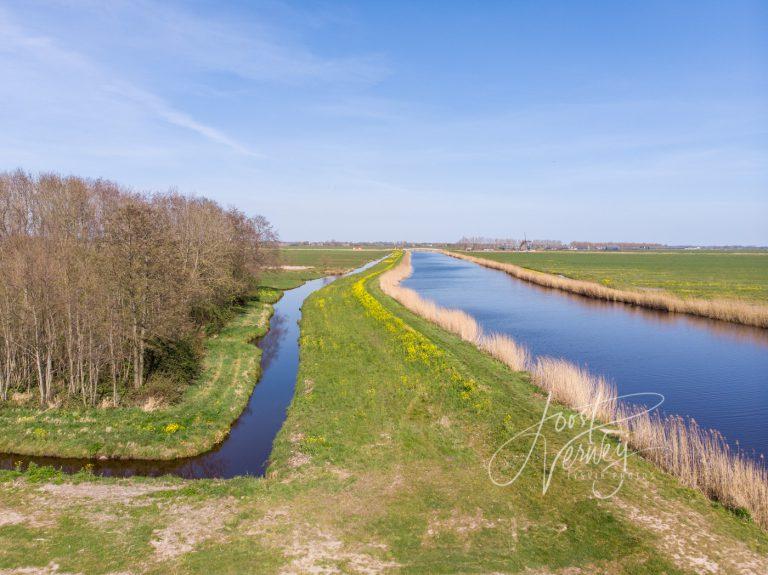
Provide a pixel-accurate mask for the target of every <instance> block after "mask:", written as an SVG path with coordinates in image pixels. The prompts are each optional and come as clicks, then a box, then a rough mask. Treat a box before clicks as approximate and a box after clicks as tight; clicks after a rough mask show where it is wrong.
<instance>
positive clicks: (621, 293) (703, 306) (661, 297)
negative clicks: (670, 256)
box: [440, 250, 768, 328]
mask: <svg viewBox="0 0 768 575" xmlns="http://www.w3.org/2000/svg"><path fill="white" fill-rule="evenodd" d="M440 251H441V253H443V254H445V255H448V256H451V257H454V258H458V259H462V260H467V261H470V262H473V263H476V264H479V265H481V266H485V267H488V268H491V269H495V270H501V271H504V272H506V273H508V274H509V275H511V276H514V277H516V278H518V279H521V280H524V281H527V282H531V283H535V284H537V285H540V286H544V287H549V288H555V289H559V290H563V291H567V292H571V293H575V294H578V295H582V296H586V297H591V298H595V299H602V300H607V301H614V302H620V303H626V304H630V305H636V306H639V307H646V308H650V309H655V310H660V311H667V312H673V313H684V314H688V315H695V316H699V317H706V318H710V319H717V320H721V321H729V322H732V323H740V324H743V325H750V326H754V327H763V328H768V306H765V305H759V304H752V303H747V302H743V301H739V300H728V299H713V300H706V299H683V298H680V297H677V296H674V295H672V294H668V293H655V292H643V291H633V290H620V289H616V288H610V287H606V286H602V285H600V284H596V283H594V282H588V281H583V280H575V279H571V278H566V277H560V276H556V275H552V274H548V273H545V272H539V271H535V270H530V269H528V268H524V267H521V266H518V265H515V264H509V263H503V262H497V261H494V260H489V259H485V258H478V257H474V256H469V255H466V254H460V253H456V252H450V251H445V250H440Z"/></svg>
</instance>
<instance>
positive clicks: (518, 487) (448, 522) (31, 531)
mask: <svg viewBox="0 0 768 575" xmlns="http://www.w3.org/2000/svg"><path fill="white" fill-rule="evenodd" d="M391 263H392V260H389V261H388V262H387V263H384V264H380V265H378V266H376V267H375V268H373V269H372V270H370V271H368V272H366V273H365V274H364V275H362V276H352V277H349V278H343V279H340V280H338V281H337V282H335V283H333V284H331V285H330V286H329V287H327V288H325V289H323V290H321V291H319V292H316V293H315V294H313V295H312V296H310V298H308V300H307V301H306V302H305V305H304V313H303V317H302V322H301V327H302V336H301V345H302V347H301V361H302V363H301V368H300V374H299V381H298V385H297V391H296V396H295V398H294V401H293V403H292V406H291V408H290V410H289V414H288V418H287V420H286V423H285V425H284V427H283V429H282V430H281V432H280V434H279V435H278V437H277V439H276V443H275V448H274V452H273V458H272V463H271V466H270V469H269V473H268V476H267V478H266V479H261V480H260V479H252V478H241V479H235V480H230V481H212V480H203V481H182V480H176V479H138V478H137V479H132V480H123V481H115V480H109V479H96V478H90V477H87V476H76V477H73V478H71V477H61V476H59V475H57V474H56V473H54V472H52V471H50V470H47V469H34V470H32V471H31V472H27V473H26V474H19V473H15V472H4V473H0V573H2V569H12V568H17V567H44V566H48V567H47V568H48V569H49V571H53V568H54V567H55V568H56V569H58V570H59V571H61V572H73V573H74V572H83V573H109V572H113V573H114V572H121V571H128V572H131V573H205V574H209V573H213V572H215V573H243V572H258V573H267V574H268V573H308V572H315V573H320V572H323V573H334V572H339V573H383V572H399V573H430V574H431V573H489V572H504V573H517V572H526V573H529V574H530V573H590V574H591V573H636V574H639V573H669V574H673V573H694V572H700V571H701V570H702V568H703V567H702V566H704V567H706V566H709V565H716V566H717V567H718V568H719V572H720V573H739V572H749V571H745V570H747V569H751V570H752V571H753V572H765V569H766V567H767V566H768V559H766V556H767V555H768V537H766V535H765V534H764V533H763V532H761V531H760V530H759V529H758V528H756V527H755V525H753V524H752V523H751V522H750V521H749V520H747V519H744V518H739V517H736V516H734V515H732V514H731V513H729V512H728V511H726V510H724V509H722V508H721V507H719V506H717V505H716V504H712V503H711V502H709V501H708V500H706V499H705V498H704V497H703V496H701V495H700V494H698V493H697V492H694V491H691V490H688V489H683V488H681V487H680V486H679V485H678V484H677V483H676V482H675V481H674V480H672V479H671V478H669V477H668V476H666V475H664V474H661V473H659V472H658V471H656V470H654V469H653V468H652V467H651V466H650V465H648V464H647V463H645V462H644V461H642V460H640V459H638V458H634V457H633V458H632V459H631V461H630V471H631V472H632V473H633V476H632V478H631V479H627V481H626V482H625V485H624V486H623V487H622V489H621V490H620V492H619V494H618V495H617V496H616V497H614V498H613V499H609V500H600V499H597V498H595V497H594V496H593V493H592V483H591V480H589V479H588V480H584V479H582V478H580V477H577V476H568V475H567V474H565V473H563V472H558V473H556V475H555V476H554V479H553V481H552V484H551V487H550V489H549V491H548V492H547V493H546V494H544V495H543V494H542V492H541V491H542V489H541V481H542V468H543V467H544V466H545V461H544V459H543V454H541V453H537V454H536V455H535V456H534V458H533V461H532V462H531V463H530V464H529V465H528V466H527V467H526V468H525V471H524V472H523V474H522V475H521V477H520V479H519V480H518V481H517V482H516V483H514V484H513V485H510V486H508V487H496V486H494V485H493V484H492V483H491V482H490V481H489V478H488V475H487V471H486V469H485V465H486V462H487V461H488V458H489V456H490V455H491V454H492V453H493V452H494V451H495V449H496V448H497V447H498V446H499V445H500V444H501V443H502V442H503V441H505V440H506V439H507V438H509V437H510V436H512V435H514V434H515V433H516V432H518V431H520V430H521V429H524V428H525V427H527V426H529V425H531V424H532V423H535V422H536V421H537V420H538V419H539V417H540V416H541V413H542V410H543V407H544V399H543V398H542V397H540V396H539V395H537V392H536V389H535V388H534V387H533V386H532V385H531V384H530V383H529V381H528V375H527V374H525V373H513V372H510V371H509V370H508V369H507V368H505V367H504V366H503V365H501V364H500V363H499V362H497V361H495V360H493V359H491V358H490V357H488V356H485V355H483V354H482V353H480V352H479V351H477V350H476V349H475V348H474V347H472V346H471V345H469V344H466V343H464V342H462V341H460V340H459V339H458V338H456V337H454V336H452V335H450V334H448V333H446V332H445V331H443V330H441V329H439V328H437V327H435V326H434V325H431V324H428V323H426V322H425V321H423V320H421V319H419V318H418V317H416V316H414V315H412V314H411V313H409V312H407V311H406V310H404V309H403V308H402V307H401V306H400V305H399V304H397V303H396V302H394V301H393V300H390V299H389V298H387V297H385V296H384V295H383V294H382V293H381V292H380V290H379V288H378V285H377V273H378V272H380V271H381V270H383V269H384V268H385V266H387V265H390V264H391ZM574 433H575V432H568V431H564V432H560V433H557V432H555V431H554V430H552V429H549V428H547V429H545V434H546V436H547V438H548V440H549V445H550V447H554V446H562V445H563V444H564V442H565V441H567V440H568V439H571V438H572V437H573V435H574ZM525 450H526V446H525V445H517V446H513V447H512V448H511V451H510V453H509V455H510V456H513V455H515V454H518V455H519V454H520V453H522V452H524V451H525ZM546 466H547V467H551V460H550V461H548V462H547V463H546ZM41 572H43V571H41Z"/></svg>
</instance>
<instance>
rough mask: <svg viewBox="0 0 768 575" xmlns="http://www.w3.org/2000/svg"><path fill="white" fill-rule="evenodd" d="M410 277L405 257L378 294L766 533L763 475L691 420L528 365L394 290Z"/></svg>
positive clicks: (577, 370) (587, 378) (461, 319)
mask: <svg viewBox="0 0 768 575" xmlns="http://www.w3.org/2000/svg"><path fill="white" fill-rule="evenodd" d="M465 259H469V258H465ZM476 259H478V258H472V260H476ZM478 263H480V262H478ZM483 265H485V261H483ZM502 265H503V264H502ZM515 267H516V266H515ZM500 269H503V268H500ZM521 269H522V268H521ZM412 271H413V270H412V267H411V259H410V252H406V253H405V254H404V256H403V258H402V259H401V261H400V263H399V264H398V265H397V266H395V267H394V268H392V269H390V270H388V271H387V272H385V273H383V274H382V275H381V276H380V280H379V282H380V285H381V289H382V291H383V292H384V293H385V294H387V295H388V296H390V297H392V298H394V299H395V300H396V301H398V302H399V303H400V304H402V305H403V306H404V307H406V308H407V309H409V310H410V311H412V312H414V313H416V314H417V315H419V316H421V317H423V318H425V319H427V320H429V321H431V322H433V323H435V324H437V325H439V326H440V327H442V328H444V329H446V330H447V331H450V332H451V333H454V334H456V335H458V336H459V337H461V338H462V339H463V340H465V341H468V342H470V343H472V344H474V345H476V346H477V347H478V348H480V349H481V350H483V351H484V352H486V353H488V354H489V355H491V356H492V357H494V358H496V359H498V360H499V361H501V362H502V363H504V364H505V365H507V366H508V367H510V368H511V369H512V370H514V371H524V370H525V371H530V372H531V376H532V379H533V382H534V383H535V384H536V385H537V386H539V387H540V388H541V389H542V390H544V391H546V392H548V393H551V395H552V399H554V400H556V401H558V402H560V403H562V404H563V405H567V406H569V407H571V408H573V409H576V410H578V411H581V412H583V413H588V414H590V415H592V414H593V413H594V415H595V417H596V419H597V420H599V421H602V422H608V423H610V424H611V425H615V426H616V427H618V428H619V430H620V435H621V438H622V440H623V441H625V442H626V443H627V444H628V445H629V446H631V447H632V448H633V449H635V450H636V451H638V452H640V453H641V454H642V455H643V457H645V458H646V459H648V460H649V461H651V462H653V463H654V464H656V465H657V466H658V467H660V468H661V469H663V470H664V471H667V472H668V473H670V474H672V475H674V476H675V477H677V478H678V479H679V480H680V481H681V482H682V483H683V484H685V485H687V486H689V487H692V488H695V489H698V490H700V491H702V492H703V493H704V494H706V495H707V496H708V497H710V498H712V499H714V500H717V501H719V502H720V503H722V504H723V505H725V506H726V507H729V508H731V509H740V510H746V511H748V512H749V514H750V515H751V516H752V518H753V519H754V521H755V522H756V523H757V524H758V525H760V526H761V527H763V528H764V529H768V470H767V469H766V468H765V466H764V465H761V464H759V463H757V462H755V461H753V460H751V459H749V458H747V457H745V456H744V455H743V454H741V453H738V452H735V451H733V450H732V449H731V448H730V447H729V446H728V444H727V443H726V442H725V439H724V438H723V436H722V435H721V434H720V433H718V432H717V431H714V430H710V429H702V428H700V427H699V426H698V425H697V424H696V422H695V421H693V420H690V419H683V418H680V417H677V416H666V417H661V416H660V415H659V414H658V413H657V412H654V413H648V412H646V411H645V410H644V409H642V408H640V407H638V406H635V405H630V404H628V403H625V402H622V401H620V400H619V399H618V394H617V391H616V388H615V387H614V386H613V385H611V384H610V383H608V382H607V381H606V380H605V379H603V378H602V377H598V376H595V375H593V374H591V373H589V372H588V371H587V370H585V369H583V368H581V367H579V366H577V365H574V364H572V363H570V362H568V361H566V360H564V359H556V358H551V357H538V358H535V359H534V358H532V357H531V355H530V353H529V352H528V350H527V349H526V347H525V346H522V345H520V344H518V343H517V342H515V341H514V340H513V339H512V338H510V337H508V336H505V335H502V334H496V333H492V334H483V331H482V329H481V327H480V325H479V324H478V323H477V321H476V320H475V319H474V318H473V317H472V316H470V315H469V314H467V313H465V312H463V311H460V310H453V309H446V308H443V307H440V306H438V305H437V304H435V303H434V302H431V301H428V300H425V299H424V298H422V297H421V296H420V295H419V294H418V293H416V292H415V291H413V290H411V289H409V288H405V287H402V286H401V285H400V282H401V281H402V280H403V279H405V278H407V277H408V276H410V275H411V273H412ZM526 271H527V270H526ZM580 283H586V282H580Z"/></svg>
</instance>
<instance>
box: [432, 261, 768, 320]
mask: <svg viewBox="0 0 768 575" xmlns="http://www.w3.org/2000/svg"><path fill="white" fill-rule="evenodd" d="M445 253H447V254H448V255H452V256H454V257H458V258H461V259H466V260H469V261H473V262H475V263H478V264H480V265H484V266H486V267H491V268H494V269H499V270H502V271H505V272H507V273H509V274H510V275H512V276H514V277H517V278H519V279H523V280H525V281H529V282H531V283H535V284H538V285H543V286H546V287H551V288H555V289H560V290H563V291H567V292H571V293H576V294H579V295H583V296H587V297H592V298H595V299H603V300H608V301H616V302H622V303H628V304H631V305H637V306H640V307H647V308H651V309H657V310H662V311H669V312H675V313H685V314H689V315H696V316H700V317H707V318H711V319H718V320H723V321H730V322H733V323H740V324H744V325H752V326H756V327H768V254H761V253H760V254H758V253H748V254H747V253H745V254H739V253H727V254H722V253H687V252H677V253H661V254H643V253H639V254H614V253H600V254H596V253H578V252H557V253H554V254H553V253H550V252H542V253H514V252H445Z"/></svg>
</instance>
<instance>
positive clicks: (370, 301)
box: [352, 252, 490, 412]
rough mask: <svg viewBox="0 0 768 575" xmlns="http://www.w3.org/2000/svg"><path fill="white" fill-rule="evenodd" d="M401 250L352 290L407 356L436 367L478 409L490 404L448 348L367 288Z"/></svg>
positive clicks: (437, 373) (390, 264)
mask: <svg viewBox="0 0 768 575" xmlns="http://www.w3.org/2000/svg"><path fill="white" fill-rule="evenodd" d="M401 254H402V252H401V253H398V254H395V255H394V256H392V257H390V258H389V259H387V263H388V264H389V266H388V267H387V268H385V270H380V271H374V272H371V273H368V274H366V275H364V276H362V277H361V278H360V279H359V280H357V281H356V282H355V283H354V284H352V293H353V294H354V296H355V298H357V300H358V301H359V302H360V303H361V304H362V306H363V308H364V309H365V312H366V315H368V316H370V317H372V318H374V319H375V320H377V321H379V322H381V323H382V324H384V328H385V329H386V330H387V331H388V332H389V333H391V334H393V335H394V336H396V338H397V339H398V340H399V342H400V344H401V345H402V347H403V351H404V352H405V357H406V359H407V360H408V361H411V362H420V363H422V364H423V365H425V366H427V367H428V368H430V369H431V370H433V371H434V372H435V374H436V376H437V378H438V380H439V381H446V380H447V381H449V382H450V383H452V384H453V386H454V388H455V389H457V390H458V392H459V397H461V399H462V400H464V401H465V402H467V403H468V404H469V405H471V406H472V408H473V409H474V410H475V411H477V412H480V411H483V410H485V409H487V408H488V407H490V402H489V400H488V399H487V398H486V399H480V397H479V396H480V394H481V393H482V392H481V390H480V389H479V387H478V386H477V383H476V382H475V380H473V379H471V378H465V377H464V376H463V375H461V373H459V371H458V370H457V369H456V368H455V367H453V366H450V365H448V364H447V363H446V361H445V352H444V351H443V350H441V349H440V348H439V347H437V346H436V345H435V344H434V343H432V342H431V341H430V340H429V339H428V338H427V337H426V336H425V335H424V334H423V333H421V332H419V331H417V330H415V329H414V328H412V327H411V326H409V325H408V324H407V323H405V321H403V320H402V319H401V318H399V317H397V316H396V315H394V314H393V313H391V312H390V311H388V310H387V309H386V308H385V307H384V306H383V305H382V304H381V302H379V300H377V299H376V298H375V297H373V296H372V295H371V294H370V292H369V291H368V290H367V289H366V283H367V282H368V280H370V279H371V278H373V277H374V276H377V275H379V274H380V273H382V272H383V271H386V269H390V268H392V267H394V266H395V265H396V264H397V262H398V261H399V260H400V257H401Z"/></svg>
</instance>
